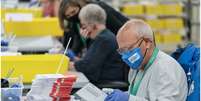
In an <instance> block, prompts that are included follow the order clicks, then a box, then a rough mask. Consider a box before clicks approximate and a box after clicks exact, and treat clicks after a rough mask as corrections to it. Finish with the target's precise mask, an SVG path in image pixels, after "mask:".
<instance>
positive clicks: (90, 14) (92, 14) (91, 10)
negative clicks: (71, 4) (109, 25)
mask: <svg viewBox="0 0 201 101" xmlns="http://www.w3.org/2000/svg"><path fill="white" fill-rule="evenodd" d="M79 18H80V19H82V20H84V21H85V22H86V23H90V24H95V23H98V24H105V23H106V13H105V11H104V9H103V8H101V7H100V6H99V5H96V4H88V5H86V6H84V7H83V8H82V9H81V10H80V13H79Z"/></svg>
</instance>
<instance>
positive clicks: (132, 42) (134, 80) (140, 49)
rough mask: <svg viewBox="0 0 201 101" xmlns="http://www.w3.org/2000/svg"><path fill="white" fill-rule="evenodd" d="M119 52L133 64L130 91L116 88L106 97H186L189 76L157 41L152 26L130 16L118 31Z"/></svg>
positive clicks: (154, 100)
mask: <svg viewBox="0 0 201 101" xmlns="http://www.w3.org/2000/svg"><path fill="white" fill-rule="evenodd" d="M117 42H118V45H119V49H118V51H119V53H120V54H121V57H122V60H123V61H124V62H125V63H126V64H127V65H128V66H129V67H130V72H129V82H130V86H129V91H128V93H126V92H122V91H120V90H114V91H113V92H112V93H110V94H109V95H108V96H107V98H106V99H105V101H185V100H186V97H187V92H188V89H187V80H186V75H185V72H184V70H183V68H182V67H181V66H180V64H179V63H178V62H177V61H176V60H175V59H173V58H172V57H171V56H169V55H167V54H166V53H164V52H163V51H161V50H159V49H158V48H157V47H156V46H155V44H154V37H153V32H152V29H151V27H150V26H149V25H148V24H146V23H145V22H144V21H142V20H136V19H135V20H130V21H128V22H127V23H126V24H125V25H123V27H122V28H121V29H120V30H119V32H118V34H117Z"/></svg>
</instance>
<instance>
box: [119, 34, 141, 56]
mask: <svg viewBox="0 0 201 101" xmlns="http://www.w3.org/2000/svg"><path fill="white" fill-rule="evenodd" d="M141 39H142V40H141ZM140 40H141V42H140V44H139V45H138V47H139V46H140V45H141V44H142V42H143V38H140V39H138V40H137V41H136V42H134V43H132V44H131V45H130V46H129V47H124V48H119V49H117V52H118V53H119V54H123V53H124V52H127V51H129V50H131V49H133V46H134V45H136V44H137V43H138V42H139V41H140Z"/></svg>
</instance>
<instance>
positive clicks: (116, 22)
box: [59, 0, 128, 54]
mask: <svg viewBox="0 0 201 101" xmlns="http://www.w3.org/2000/svg"><path fill="white" fill-rule="evenodd" d="M90 3H94V4H97V5H99V6H100V7H102V8H103V9H104V10H105V12H106V14H107V17H106V27H107V28H108V29H109V30H110V31H112V32H113V33H114V34H115V35H116V33H117V31H118V30H119V29H120V27H122V25H123V24H124V23H125V22H126V21H128V18H127V17H125V16H124V15H122V14H121V13H120V12H117V11H116V10H115V9H114V8H112V7H110V6H109V5H107V4H106V3H104V2H102V1H93V0H62V2H61V5H60V8H59V20H60V25H61V28H63V29H64V30H66V31H65V33H64V41H63V46H64V47H66V45H67V41H68V40H69V38H70V37H72V38H73V42H71V44H70V48H71V49H72V50H73V51H74V52H75V53H76V54H77V53H79V52H80V51H81V49H83V47H85V46H86V45H87V46H86V47H89V43H90V41H89V40H85V39H83V38H82V37H81V36H80V31H79V28H80V21H79V19H78V15H79V12H80V9H81V8H82V7H84V6H85V5H87V4H90ZM65 20H67V22H68V25H67V27H65V25H64V22H65ZM85 43H87V44H85Z"/></svg>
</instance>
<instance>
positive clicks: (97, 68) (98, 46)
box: [70, 4, 124, 83]
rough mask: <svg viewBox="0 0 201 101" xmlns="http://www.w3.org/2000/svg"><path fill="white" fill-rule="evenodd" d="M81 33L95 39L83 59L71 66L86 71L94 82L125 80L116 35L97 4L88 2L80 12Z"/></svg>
mask: <svg viewBox="0 0 201 101" xmlns="http://www.w3.org/2000/svg"><path fill="white" fill-rule="evenodd" d="M79 18H80V21H81V35H82V36H85V37H88V38H90V39H93V40H94V41H93V43H92V44H91V45H90V47H89V49H88V50H87V52H86V55H85V56H84V57H83V58H81V60H79V61H76V62H74V63H71V66H70V68H75V69H76V70H77V71H80V72H82V73H84V74H85V75H86V76H87V78H88V79H89V80H90V81H91V82H93V83H98V82H103V81H123V80H124V72H123V71H124V67H123V65H124V63H123V62H122V61H121V58H120V55H119V54H118V52H117V51H116V49H117V48H118V45H117V41H116V38H115V35H114V34H113V33H112V32H111V31H110V30H108V29H107V28H106V26H105V23H106V13H105V11H104V9H102V8H101V7H100V6H98V5H96V4H88V5H87V6H85V7H83V8H82V9H81V11H80V13H79Z"/></svg>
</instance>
